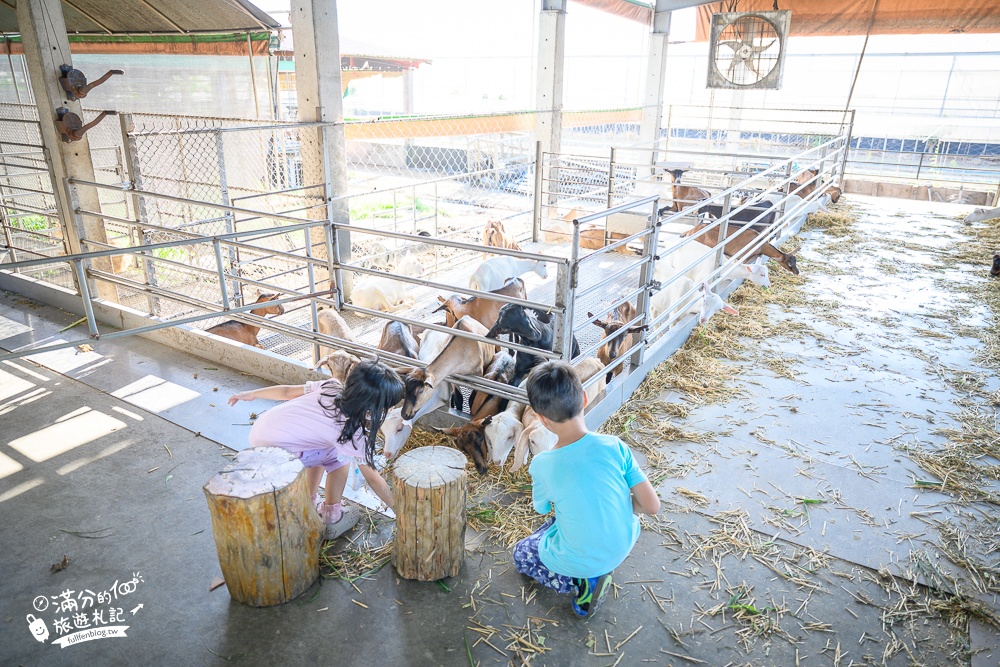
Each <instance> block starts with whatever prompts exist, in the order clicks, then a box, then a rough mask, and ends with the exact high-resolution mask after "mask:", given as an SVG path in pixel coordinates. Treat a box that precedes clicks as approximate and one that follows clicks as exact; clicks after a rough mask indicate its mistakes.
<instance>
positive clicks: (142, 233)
mask: <svg viewBox="0 0 1000 667" xmlns="http://www.w3.org/2000/svg"><path fill="white" fill-rule="evenodd" d="M118 120H119V127H120V128H121V133H122V153H123V157H124V161H125V165H124V166H125V178H126V179H127V180H128V181H129V182H131V184H132V188H133V189H134V190H141V189H142V175H141V174H140V172H139V151H138V149H137V148H136V144H135V137H134V136H132V133H133V132H134V131H135V124H134V123H133V120H132V114H130V113H123V114H119V115H118ZM129 198H130V199H131V201H132V215H133V216H134V218H135V221H136V222H138V223H139V224H140V225H144V224H145V223H146V222H148V220H149V216H148V214H147V212H146V201H145V199H143V198H142V197H140V196H139V195H137V194H135V193H134V192H132V193H130V194H129ZM139 238H140V240H139V243H140V245H149V236H148V234H147V232H146V230H145V228H142V227H140V229H139ZM141 266H142V278H143V282H145V283H146V286H147V287H156V286H157V282H156V264H155V263H153V262H152V261H151V260H149V259H148V258H146V259H143V260H142V263H141ZM146 303H147V306H148V308H149V314H150V315H153V316H155V315H157V313H158V311H159V301H158V299H157V297H156V296H155V295H154V294H153V293H152V292H150V291H149V290H147V291H146Z"/></svg>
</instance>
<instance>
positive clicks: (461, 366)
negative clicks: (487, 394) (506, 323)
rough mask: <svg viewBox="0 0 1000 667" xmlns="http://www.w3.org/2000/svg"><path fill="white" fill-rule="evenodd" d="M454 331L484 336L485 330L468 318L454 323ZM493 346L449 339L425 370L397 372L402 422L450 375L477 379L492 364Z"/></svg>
mask: <svg viewBox="0 0 1000 667" xmlns="http://www.w3.org/2000/svg"><path fill="white" fill-rule="evenodd" d="M454 328H455V329H457V330H459V331H466V332H468V333H473V334H478V335H480V336H485V335H486V333H487V331H488V329H486V327H484V326H483V325H482V324H480V323H479V322H477V321H476V320H474V319H473V318H471V317H469V316H465V317H463V318H462V319H460V320H459V321H458V322H456V323H455V326H454ZM494 349H495V348H494V346H493V345H488V344H486V343H479V342H477V341H472V340H469V339H467V338H460V337H458V336H456V337H454V338H452V339H451V340H450V341H449V342H448V344H447V345H445V346H444V349H443V350H441V353H440V354H438V356H437V357H435V358H434V360H433V361H431V362H430V363H429V364H428V365H427V367H426V368H398V369H396V370H397V372H398V373H399V374H400V376H403V391H404V396H403V406H402V410H401V413H400V414H401V415H402V417H403V421H404V422H405V421H410V420H413V419H414V418H415V415H416V414H417V412H418V411H419V410H420V408H421V407H423V405H424V404H425V403H427V402H428V401H429V400H431V398H432V397H433V395H434V392H435V390H436V389H437V386H438V385H439V384H441V383H442V382H446V381H447V378H448V376H450V375H473V376H475V375H479V376H481V375H482V374H483V370H484V369H485V368H487V367H488V366H489V365H490V362H492V361H493V355H494Z"/></svg>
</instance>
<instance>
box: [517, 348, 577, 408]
mask: <svg viewBox="0 0 1000 667" xmlns="http://www.w3.org/2000/svg"><path fill="white" fill-rule="evenodd" d="M527 390H528V402H529V403H531V409H532V410H534V411H535V412H537V413H538V414H540V415H542V416H543V417H545V418H546V419H551V420H552V421H554V422H564V421H568V420H570V419H572V418H573V417H576V416H577V415H578V414H580V413H581V412H583V385H582V384H581V383H580V378H579V377H577V375H576V371H574V370H573V367H572V366H570V365H569V364H567V363H566V362H565V361H546V362H545V363H544V364H541V365H540V366H536V367H535V368H534V370H532V371H531V374H530V375H528V385H527Z"/></svg>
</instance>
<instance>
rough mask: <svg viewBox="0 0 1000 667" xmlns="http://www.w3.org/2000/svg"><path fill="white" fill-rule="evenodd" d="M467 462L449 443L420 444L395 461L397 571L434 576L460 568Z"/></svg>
mask: <svg viewBox="0 0 1000 667" xmlns="http://www.w3.org/2000/svg"><path fill="white" fill-rule="evenodd" d="M465 463H466V459H465V455H463V454H462V453H461V452H459V451H458V450H455V449H452V448H451V447H420V448H419V449H414V450H413V451H410V452H407V453H406V454H404V455H402V456H400V457H399V460H398V461H396V465H395V466H394V470H395V476H396V483H395V484H393V490H392V496H393V499H394V504H395V507H394V508H393V509H394V511H395V512H396V543H395V545H394V546H393V550H392V563H393V565H395V566H396V571H397V572H399V576H401V577H404V578H406V579H416V580H418V581H435V580H436V579H441V578H443V577H454V576H455V575H456V574H458V571H459V570H460V569H461V568H462V561H463V560H464V559H465V499H466V480H467V476H466V474H465Z"/></svg>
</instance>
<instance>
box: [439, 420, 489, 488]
mask: <svg viewBox="0 0 1000 667" xmlns="http://www.w3.org/2000/svg"><path fill="white" fill-rule="evenodd" d="M484 421H485V418H484V419H474V420H472V421H469V422H466V423H464V424H462V425H461V426H453V427H451V428H442V429H439V430H440V431H441V433H444V434H445V435H450V436H452V437H454V438H455V444H456V445H457V446H458V449H459V450H461V452H462V453H463V454H465V455H466V456H468V457H469V458H470V459H472V463H473V464H474V465H475V466H476V472H478V473H479V474H480V475H485V474H486V472H487V470H489V465H490V448H489V444H488V443H487V442H486V425H485V424H484V423H483V422H484Z"/></svg>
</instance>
